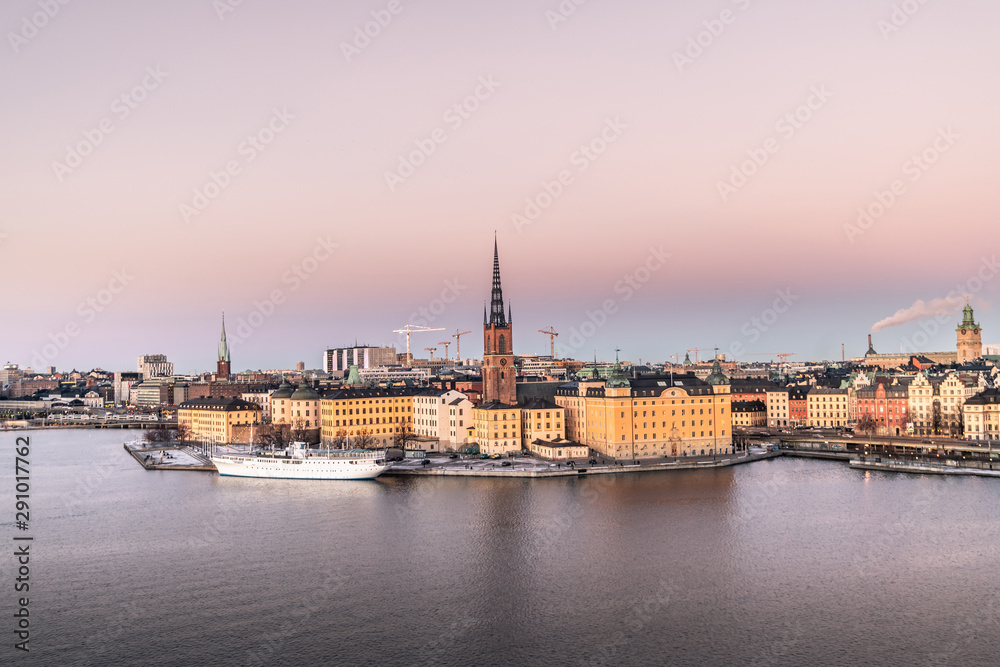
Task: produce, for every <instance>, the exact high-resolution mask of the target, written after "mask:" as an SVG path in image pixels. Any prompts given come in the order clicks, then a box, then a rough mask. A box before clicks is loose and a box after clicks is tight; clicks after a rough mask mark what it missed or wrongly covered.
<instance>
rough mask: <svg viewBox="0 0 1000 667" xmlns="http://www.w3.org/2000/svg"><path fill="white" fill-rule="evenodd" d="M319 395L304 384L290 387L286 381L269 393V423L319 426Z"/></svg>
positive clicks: (294, 426) (297, 426) (305, 427)
mask: <svg viewBox="0 0 1000 667" xmlns="http://www.w3.org/2000/svg"><path fill="white" fill-rule="evenodd" d="M319 402H320V395H319V394H318V393H316V391H315V390H314V389H313V388H312V387H310V386H308V385H305V384H301V385H299V386H298V387H292V386H291V385H290V384H288V381H287V380H286V381H284V382H282V383H281V386H280V387H278V389H277V390H276V391H275V392H274V393H273V394H271V423H272V424H288V425H289V426H292V427H293V428H304V429H314V428H319V421H320V405H319Z"/></svg>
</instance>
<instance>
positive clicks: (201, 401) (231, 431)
mask: <svg viewBox="0 0 1000 667" xmlns="http://www.w3.org/2000/svg"><path fill="white" fill-rule="evenodd" d="M260 417H261V409H260V406H259V405H257V404H256V403H250V402H249V401H244V400H243V399H241V398H196V399H193V400H190V401H184V402H183V403H181V404H180V405H178V406H177V426H178V428H179V429H180V430H181V431H185V432H186V433H185V439H186V440H193V441H196V442H208V443H240V444H249V442H250V440H251V437H252V436H251V432H252V430H253V428H252V427H253V426H254V425H256V424H260V423H261V419H260Z"/></svg>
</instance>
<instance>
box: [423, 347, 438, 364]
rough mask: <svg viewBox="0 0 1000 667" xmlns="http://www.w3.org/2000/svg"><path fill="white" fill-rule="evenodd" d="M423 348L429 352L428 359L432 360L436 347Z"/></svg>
mask: <svg viewBox="0 0 1000 667" xmlns="http://www.w3.org/2000/svg"><path fill="white" fill-rule="evenodd" d="M424 349H425V350H427V351H428V352H430V353H431V359H430V360H431V361H434V353H435V352H437V348H436V347H425V348H424Z"/></svg>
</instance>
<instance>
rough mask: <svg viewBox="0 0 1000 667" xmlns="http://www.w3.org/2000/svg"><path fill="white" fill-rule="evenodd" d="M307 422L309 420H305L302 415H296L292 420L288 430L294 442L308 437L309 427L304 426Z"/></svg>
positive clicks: (302, 440) (303, 440)
mask: <svg viewBox="0 0 1000 667" xmlns="http://www.w3.org/2000/svg"><path fill="white" fill-rule="evenodd" d="M308 423H309V422H307V421H306V420H305V419H304V418H302V417H296V418H295V419H294V420H293V421H292V428H291V431H290V435H291V438H292V440H293V441H295V442H305V441H306V439H307V438H308V437H309V429H308V428H307V427H306V425H307V424H308Z"/></svg>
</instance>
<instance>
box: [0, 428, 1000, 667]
mask: <svg viewBox="0 0 1000 667" xmlns="http://www.w3.org/2000/svg"><path fill="white" fill-rule="evenodd" d="M27 435H29V436H30V437H31V442H32V452H33V454H32V466H33V467H32V471H33V472H32V486H33V493H32V530H31V532H32V534H33V535H34V537H35V541H34V543H33V546H32V549H33V553H32V556H33V558H32V591H31V609H32V616H31V620H32V630H33V632H32V637H31V647H32V651H31V653H30V654H27V655H25V654H22V653H15V652H14V651H13V650H12V649H11V647H10V644H9V643H8V644H7V645H5V646H4V647H3V649H2V651H0V655H2V656H4V658H3V659H4V662H6V661H7V656H13V657H14V658H15V659H16V660H17V662H18V664H38V665H43V664H44V665H53V664H57V665H62V664H93V665H131V664H145V665H210V664H211V665H217V664H225V665H228V664H232V665H243V664H271V665H306V664H370V665H376V664H449V665H465V664H531V665H534V664H554V665H573V664H624V665H644V664H677V665H703V664H712V665H716V664H718V665H722V664H759V665H771V664H773V665H801V664H823V665H841V664H961V665H978V664H982V665H986V664H995V663H996V655H997V653H998V651H1000V639H998V638H997V637H998V636H1000V604H998V600H997V593H996V586H995V585H993V583H992V582H993V581H994V579H995V569H996V568H995V563H996V561H997V556H998V547H1000V530H998V525H997V521H996V511H997V509H998V507H1000V483H998V480H992V479H985V478H972V477H968V478H967V477H961V478H958V477H954V478H953V477H939V476H917V475H902V474H893V473H882V472H870V471H869V472H866V471H858V470H851V469H850V468H848V466H847V465H846V464H845V463H842V462H834V461H822V460H812V459H797V458H794V459H793V458H788V457H782V458H778V459H773V460H768V461H761V462H757V463H753V464H750V465H742V466H735V467H730V468H723V469H712V470H696V471H679V472H677V473H673V474H661V475H655V474H651V475H604V476H600V477H594V478H556V479H496V478H468V477H445V476H433V477H420V478H417V477H383V478H380V479H378V480H375V481H371V482H302V481H291V480H257V479H236V478H226V479H223V478H219V477H218V476H217V475H214V474H210V473H180V472H176V471H146V470H143V469H142V468H141V467H140V466H138V465H136V463H135V461H134V460H133V459H132V457H131V456H130V455H129V454H128V453H126V452H125V451H124V450H123V449H122V446H121V441H122V434H121V433H107V432H102V431H79V430H75V431H59V432H53V431H46V432H35V433H28V434H27ZM0 438H2V439H0V443H2V447H3V451H5V452H10V451H12V449H13V443H14V438H15V434H11V433H5V434H3V435H2V436H0ZM11 458H12V455H11ZM4 470H5V471H4V474H3V476H2V477H0V479H2V480H3V489H4V490H5V493H6V494H7V495H8V497H9V498H11V497H12V496H13V471H12V466H5V469H4ZM3 519H4V520H3V522H2V525H3V528H4V532H5V535H6V536H8V537H7V539H8V540H9V536H10V535H12V533H13V532H14V528H13V521H12V519H13V516H12V510H11V512H10V514H9V515H8V516H4V517H3ZM0 573H2V577H3V579H4V580H5V581H10V580H12V578H13V576H14V575H13V561H12V559H11V558H9V557H5V558H3V559H2V561H0ZM6 587H7V584H5V588H6ZM7 590H9V588H8V589H7ZM14 602H15V600H14V594H13V593H10V592H9V593H8V594H7V595H6V596H4V597H3V598H2V599H0V605H3V608H4V609H5V610H7V609H9V610H11V612H12V611H13V605H14ZM3 616H5V617H7V618H8V619H10V618H11V616H10V615H9V614H8V613H7V611H4V612H3ZM286 623H287V625H286ZM4 631H5V633H6V631H7V629H4Z"/></svg>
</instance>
